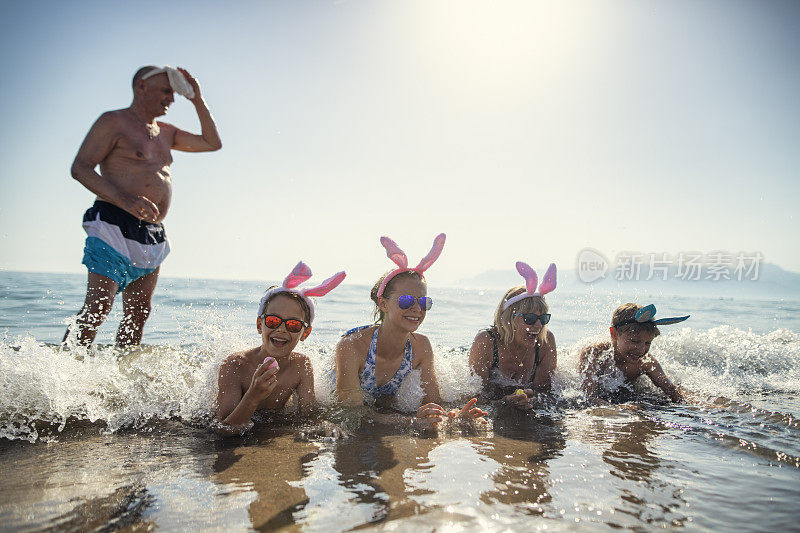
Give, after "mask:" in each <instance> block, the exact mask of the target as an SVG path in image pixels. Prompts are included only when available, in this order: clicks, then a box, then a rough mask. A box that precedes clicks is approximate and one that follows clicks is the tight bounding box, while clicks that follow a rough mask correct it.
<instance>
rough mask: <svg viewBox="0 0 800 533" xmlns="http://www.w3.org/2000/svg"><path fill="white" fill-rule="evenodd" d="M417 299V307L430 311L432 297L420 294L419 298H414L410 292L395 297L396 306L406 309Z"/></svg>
mask: <svg viewBox="0 0 800 533" xmlns="http://www.w3.org/2000/svg"><path fill="white" fill-rule="evenodd" d="M417 301H419V308H420V309H424V310H425V311H430V309H431V307H433V299H432V298H428V297H427V296H421V297H419V298H415V297H414V296H411V295H410V294H403V295H402V296H399V297H398V298H397V306H398V307H399V308H400V309H408V308H409V307H411V306H412V305H414V302H417Z"/></svg>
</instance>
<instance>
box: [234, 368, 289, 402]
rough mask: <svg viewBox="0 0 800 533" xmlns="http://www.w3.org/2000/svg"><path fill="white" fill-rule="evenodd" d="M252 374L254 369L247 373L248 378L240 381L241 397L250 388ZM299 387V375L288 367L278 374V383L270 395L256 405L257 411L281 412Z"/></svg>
mask: <svg viewBox="0 0 800 533" xmlns="http://www.w3.org/2000/svg"><path fill="white" fill-rule="evenodd" d="M253 373H255V368H254V369H252V371H251V372H250V373H249V374H250V375H249V378H248V379H246V380H243V381H242V395H244V393H245V392H247V389H248V388H249V387H250V383H251V382H252V379H253ZM299 385H300V374H299V373H298V372H297V371H296V370H295V369H294V368H292V367H289V368H287V369H286V370H284V371H281V372H280V373H279V374H278V383H277V384H276V386H275V388H274V389H273V390H272V394H270V395H269V396H267V397H266V398H264V399H263V400H262V401H261V403H259V404H258V409H259V410H260V409H265V410H268V411H280V410H282V409H283V408H284V406H285V405H286V402H287V401H289V398H291V396H292V393H293V392H294V391H295V390H297V387H298V386H299Z"/></svg>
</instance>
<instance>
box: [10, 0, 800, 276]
mask: <svg viewBox="0 0 800 533" xmlns="http://www.w3.org/2000/svg"><path fill="white" fill-rule="evenodd" d="M0 29H2V31H0V45H2V46H0V67H2V70H1V71H2V73H3V74H2V76H0V111H2V118H3V121H4V124H3V126H4V127H3V128H2V130H1V131H0V161H2V163H3V164H2V166H0V269H8V270H31V271H43V272H85V268H84V267H83V265H81V259H82V250H83V240H84V237H85V234H84V233H83V230H82V228H81V220H82V215H83V212H84V211H85V210H86V209H87V208H88V207H89V206H90V205H91V203H92V201H93V195H92V194H91V193H90V192H89V191H87V190H86V189H84V188H83V187H82V186H81V185H80V183H78V182H77V181H75V180H73V179H72V178H71V177H70V174H69V168H70V165H71V163H72V160H73V158H74V157H75V153H76V151H77V149H78V147H79V145H80V143H81V141H82V140H83V137H84V136H85V134H86V132H87V131H88V129H89V127H90V126H91V124H92V122H93V121H94V120H95V119H96V118H97V117H98V116H99V115H100V114H101V113H103V112H104V111H107V110H110V109H120V108H124V107H127V106H128V105H129V104H130V101H131V96H132V94H131V89H130V79H131V77H132V75H133V73H134V72H135V71H136V70H137V69H138V68H139V67H140V66H142V65H146V64H156V65H164V64H168V65H173V66H183V67H185V68H187V69H188V70H189V71H190V72H191V73H192V74H193V75H195V76H196V77H197V79H198V80H199V82H200V84H201V88H202V93H203V95H204V97H205V99H206V101H207V103H208V105H209V108H210V109H211V111H212V113H213V115H214V117H215V119H216V122H217V125H218V128H219V131H220V134H221V137H222V141H223V145H224V146H223V148H222V150H220V151H218V152H213V153H205V154H186V153H180V152H175V153H174V159H175V161H174V164H173V167H172V171H173V187H174V189H173V191H174V196H173V202H172V206H171V208H170V212H169V215H168V217H167V219H166V221H165V225H166V230H167V234H168V236H169V238H170V241H171V244H172V253H171V255H170V256H169V257H168V258H167V260H166V261H165V263H164V264H163V266H162V270H161V275H162V276H173V277H204V278H226V279H251V280H259V279H265V280H276V279H281V278H283V276H285V274H286V273H288V271H289V270H290V269H291V267H292V266H294V264H295V263H296V262H297V261H298V260H300V259H303V260H305V261H306V262H307V263H308V264H309V265H310V267H311V268H312V270H313V271H314V273H315V279H322V278H323V277H327V276H328V275H330V274H332V273H334V272H336V271H338V270H342V269H344V270H347V272H348V281H349V282H352V283H372V282H373V281H374V280H375V279H377V278H378V277H379V276H380V274H382V273H383V272H385V271H387V270H389V269H390V268H391V267H392V266H393V264H392V263H391V262H390V261H389V259H388V258H387V257H386V255H385V253H384V250H383V248H382V247H381V246H380V244H379V237H380V236H381V235H387V236H390V237H391V238H393V239H394V240H395V241H396V242H397V243H398V244H399V246H400V247H401V248H402V249H403V250H405V251H406V252H407V254H408V256H409V261H410V262H411V263H412V264H416V262H417V261H418V260H419V259H420V258H421V257H422V256H423V255H424V254H425V253H426V252H427V251H428V249H429V248H430V246H431V243H432V241H433V238H434V236H435V235H436V234H438V233H440V232H445V233H447V244H446V246H445V249H444V252H443V254H442V256H441V258H440V260H439V261H438V262H437V263H436V264H435V265H434V266H433V267H432V268H431V269H430V271H429V273H428V278H429V280H430V281H431V282H432V283H436V284H443V285H447V284H456V283H457V282H458V280H459V279H462V278H468V277H472V276H475V275H477V274H480V273H481V272H484V271H486V270H495V269H499V270H510V269H512V268H513V265H514V262H515V261H517V260H524V261H526V262H528V263H530V264H531V265H533V266H534V267H535V268H537V269H539V268H541V269H542V270H543V269H544V268H545V267H546V266H547V264H549V263H550V262H556V263H557V264H558V265H559V266H560V267H563V268H567V269H570V268H574V266H575V262H576V258H577V256H578V254H579V252H580V251H581V250H583V249H584V248H587V247H588V248H592V249H594V250H597V251H599V252H601V253H602V254H604V255H605V256H607V257H612V258H613V257H614V256H615V255H616V254H619V253H622V252H642V253H658V254H662V253H666V254H670V255H677V254H679V253H681V252H688V251H695V252H701V253H711V252H714V251H728V252H730V253H737V252H747V253H756V252H760V253H761V254H763V257H764V260H765V261H767V262H770V263H775V264H777V265H780V266H781V267H783V268H784V269H787V270H790V271H793V272H800V245H798V242H800V239H798V234H800V220H799V219H798V208H797V204H798V201H799V200H800V149H798V141H800V3H798V2H778V1H770V0H767V1H750V2H746V1H736V0H720V1H697V0H692V1H681V0H678V1H669V2H667V1H665V2H654V1H637V2H633V1H599V2H598V1H582V2H577V1H564V2H535V1H529V0H522V1H518V2H512V1H493V2H488V1H484V2H476V1H437V0H420V1H397V2H378V1H366V0H337V1H316V2H305V1H293V2H226V3H220V2H204V1H194V2H182V1H173V2H150V1H137V2H122V1H103V2H91V1H86V2H41V1H30V2H5V3H3V4H2V7H0ZM162 120H165V121H167V122H171V123H173V124H175V125H177V126H178V127H181V128H183V129H186V130H188V131H194V132H198V131H199V123H198V120H197V118H196V115H195V113H194V109H193V107H192V105H191V104H190V103H189V102H188V101H186V100H184V99H182V97H179V96H176V102H175V104H173V106H172V107H171V108H170V111H169V113H168V114H167V115H166V117H163V118H162Z"/></svg>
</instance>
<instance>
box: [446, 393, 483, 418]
mask: <svg viewBox="0 0 800 533" xmlns="http://www.w3.org/2000/svg"><path fill="white" fill-rule="evenodd" d="M476 403H478V399H477V398H473V399H471V400H470V401H468V402H467V404H466V405H465V406H464V407H462V408H461V409H460V410H458V409H452V410H451V411H450V412H449V413H447V416H449V417H450V418H461V419H463V420H475V421H476V422H479V423H481V424H486V419H485V418H483V417H484V416H486V415H488V414H489V413H487V412H486V411H484V410H483V409H481V408H480V407H475V404H476Z"/></svg>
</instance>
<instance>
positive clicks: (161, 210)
mask: <svg viewBox="0 0 800 533" xmlns="http://www.w3.org/2000/svg"><path fill="white" fill-rule="evenodd" d="M109 180H110V181H112V182H113V183H115V185H117V187H119V189H121V190H122V191H123V192H124V193H126V194H128V195H130V196H133V197H137V196H143V197H145V198H147V199H148V200H150V201H151V202H153V203H154V204H156V207H158V218H157V219H156V220H149V221H148V222H161V221H162V220H164V218H165V217H166V216H167V211H168V210H169V206H170V203H171V200H172V179H171V177H170V176H169V174H166V175H164V174H162V173H161V172H156V173H148V174H139V175H135V176H126V177H125V178H124V179H122V178H117V179H115V178H109ZM118 207H121V208H122V209H125V208H126V206H122V205H120V206H118ZM131 214H132V215H134V216H138V214H137V213H131Z"/></svg>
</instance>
